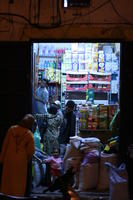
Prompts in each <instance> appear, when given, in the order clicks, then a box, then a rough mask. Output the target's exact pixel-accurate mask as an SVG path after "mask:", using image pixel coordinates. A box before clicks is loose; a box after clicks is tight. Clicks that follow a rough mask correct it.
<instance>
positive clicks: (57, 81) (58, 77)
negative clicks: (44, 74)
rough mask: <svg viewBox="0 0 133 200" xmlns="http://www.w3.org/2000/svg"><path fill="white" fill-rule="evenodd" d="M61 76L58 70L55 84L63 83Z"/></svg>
mask: <svg viewBox="0 0 133 200" xmlns="http://www.w3.org/2000/svg"><path fill="white" fill-rule="evenodd" d="M60 76H61V74H60V70H59V69H56V74H55V82H56V83H60V82H61V77H60Z"/></svg>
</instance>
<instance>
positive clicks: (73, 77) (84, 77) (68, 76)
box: [66, 74, 88, 81]
mask: <svg viewBox="0 0 133 200" xmlns="http://www.w3.org/2000/svg"><path fill="white" fill-rule="evenodd" d="M66 81H88V74H74V75H73V74H66Z"/></svg>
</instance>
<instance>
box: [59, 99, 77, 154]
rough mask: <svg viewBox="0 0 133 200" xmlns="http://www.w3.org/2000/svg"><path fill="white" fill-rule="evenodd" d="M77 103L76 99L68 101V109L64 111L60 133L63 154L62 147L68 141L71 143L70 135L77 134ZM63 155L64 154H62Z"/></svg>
mask: <svg viewBox="0 0 133 200" xmlns="http://www.w3.org/2000/svg"><path fill="white" fill-rule="evenodd" d="M74 109H75V103H74V101H68V102H67V103H66V109H65V111H64V120H63V123H62V127H61V131H60V135H59V138H58V140H59V143H60V151H61V154H63V153H64V152H63V150H62V147H63V148H64V147H65V146H66V144H67V143H69V140H70V137H71V136H74V135H75V131H76V115H75V113H74ZM61 156H63V155H61Z"/></svg>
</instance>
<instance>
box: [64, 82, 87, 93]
mask: <svg viewBox="0 0 133 200" xmlns="http://www.w3.org/2000/svg"><path fill="white" fill-rule="evenodd" d="M87 89H88V84H69V83H67V84H66V90H68V91H78V90H79V91H86V90H87Z"/></svg>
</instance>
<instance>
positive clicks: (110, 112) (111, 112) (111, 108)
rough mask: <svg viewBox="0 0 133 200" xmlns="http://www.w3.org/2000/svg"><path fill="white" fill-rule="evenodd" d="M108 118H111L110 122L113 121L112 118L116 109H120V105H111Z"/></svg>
mask: <svg viewBox="0 0 133 200" xmlns="http://www.w3.org/2000/svg"><path fill="white" fill-rule="evenodd" d="M108 109H109V110H108V120H109V123H110V122H111V120H112V119H113V117H114V115H115V113H116V111H117V110H118V105H109V108H108Z"/></svg>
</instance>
